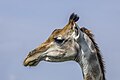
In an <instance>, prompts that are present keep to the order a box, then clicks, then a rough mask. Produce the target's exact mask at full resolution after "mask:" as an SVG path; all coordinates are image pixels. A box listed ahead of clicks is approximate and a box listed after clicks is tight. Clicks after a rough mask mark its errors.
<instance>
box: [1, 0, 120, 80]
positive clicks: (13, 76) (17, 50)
mask: <svg viewBox="0 0 120 80" xmlns="http://www.w3.org/2000/svg"><path fill="white" fill-rule="evenodd" d="M119 3H120V1H119V0H99V1H98V0H44V1H43V0H0V37H1V38H0V78H1V80H82V73H81V68H80V66H79V65H78V64H77V63H75V62H72V61H69V62H63V63H49V62H44V61H43V62H40V64H39V65H38V66H36V67H24V66H23V65H22V64H23V60H24V58H25V57H26V55H27V54H28V52H29V51H31V50H32V49H34V48H35V47H36V46H38V45H39V44H41V43H42V42H43V41H44V40H46V39H47V38H48V36H49V35H50V34H51V32H52V31H53V30H54V29H56V28H62V27H64V26H65V25H66V23H67V22H68V18H69V16H70V14H71V13H73V12H75V13H77V14H78V15H79V16H80V20H79V21H78V25H79V26H84V27H86V28H88V29H90V30H92V32H93V33H94V34H95V39H96V41H97V43H98V44H99V47H100V49H101V52H102V55H103V57H104V60H105V64H106V78H107V80H119V76H120V75H119V71H120V64H119V61H120V58H119V56H120V54H119V50H120V47H119V41H120V37H119V35H120V31H119V30H120V4H119Z"/></svg>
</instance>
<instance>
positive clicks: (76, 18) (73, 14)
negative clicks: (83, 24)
mask: <svg viewBox="0 0 120 80" xmlns="http://www.w3.org/2000/svg"><path fill="white" fill-rule="evenodd" d="M78 20H79V16H78V15H77V14H75V13H72V14H71V15H70V18H69V21H74V22H77V21H78Z"/></svg>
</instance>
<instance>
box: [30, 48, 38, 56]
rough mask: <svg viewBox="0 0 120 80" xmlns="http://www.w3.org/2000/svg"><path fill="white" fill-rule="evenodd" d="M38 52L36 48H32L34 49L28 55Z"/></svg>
mask: <svg viewBox="0 0 120 80" xmlns="http://www.w3.org/2000/svg"><path fill="white" fill-rule="evenodd" d="M36 52H37V50H36V49H34V50H32V51H30V52H29V55H28V56H29V57H30V56H32V55H34V54H35V53H36Z"/></svg>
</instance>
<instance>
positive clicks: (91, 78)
mask: <svg viewBox="0 0 120 80" xmlns="http://www.w3.org/2000/svg"><path fill="white" fill-rule="evenodd" d="M80 32H81V31H80ZM78 42H79V45H80V47H81V53H80V55H81V56H79V57H78V58H79V60H78V63H79V64H80V66H81V68H82V73H83V78H84V80H103V74H102V71H101V67H100V63H99V60H98V57H97V53H96V49H95V47H94V45H93V43H92V41H91V40H90V38H89V37H88V36H87V35H86V34H85V33H83V32H81V35H80V37H79V39H78Z"/></svg>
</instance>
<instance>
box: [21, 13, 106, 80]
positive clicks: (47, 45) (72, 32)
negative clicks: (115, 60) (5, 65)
mask: <svg viewBox="0 0 120 80" xmlns="http://www.w3.org/2000/svg"><path fill="white" fill-rule="evenodd" d="M78 20H79V16H78V15H77V14H75V13H72V14H71V15H70V18H69V21H68V23H67V25H66V26H65V27H63V28H62V29H55V30H54V31H53V32H52V34H51V35H50V37H49V38H48V39H47V40H46V41H45V42H43V43H42V44H41V45H39V46H38V47H36V48H35V49H34V50H32V51H30V52H29V54H28V55H27V57H26V58H25V60H24V62H23V65H24V66H36V65H37V64H38V63H39V62H40V61H43V60H44V61H48V62H64V61H75V62H77V63H78V64H79V65H80V67H81V69H82V73H83V79H84V80H105V69H104V61H103V58H102V55H101V54H100V50H99V47H98V46H97V43H96V42H95V40H94V37H93V34H92V33H91V31H90V30H88V29H87V28H85V27H82V28H80V27H79V26H78V25H77V23H76V22H77V21H78Z"/></svg>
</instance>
